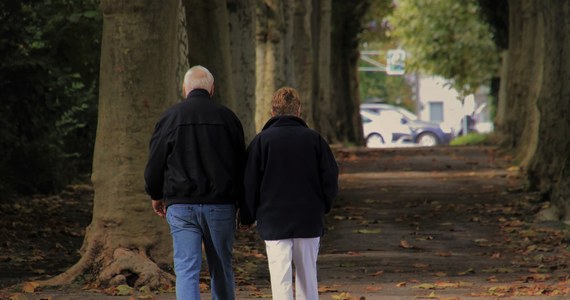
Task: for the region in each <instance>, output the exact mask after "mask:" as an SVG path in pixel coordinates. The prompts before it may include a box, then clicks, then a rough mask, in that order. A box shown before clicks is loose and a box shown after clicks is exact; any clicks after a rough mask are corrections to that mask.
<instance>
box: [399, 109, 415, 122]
mask: <svg viewBox="0 0 570 300" xmlns="http://www.w3.org/2000/svg"><path fill="white" fill-rule="evenodd" d="M396 109H397V110H398V111H399V112H400V113H401V114H403V115H404V116H406V118H408V119H409V120H412V121H416V120H418V116H416V115H415V114H413V113H412V112H410V111H409V110H407V109H404V108H401V107H397V108H396Z"/></svg>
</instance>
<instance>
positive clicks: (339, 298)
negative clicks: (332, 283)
mask: <svg viewBox="0 0 570 300" xmlns="http://www.w3.org/2000/svg"><path fill="white" fill-rule="evenodd" d="M331 297H332V298H333V299H335V300H350V294H349V293H347V292H342V293H340V294H338V295H332V296H331Z"/></svg>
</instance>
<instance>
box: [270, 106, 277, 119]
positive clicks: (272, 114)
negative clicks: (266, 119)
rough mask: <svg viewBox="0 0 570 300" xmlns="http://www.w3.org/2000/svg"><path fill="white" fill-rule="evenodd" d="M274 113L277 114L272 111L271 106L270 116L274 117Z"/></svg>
mask: <svg viewBox="0 0 570 300" xmlns="http://www.w3.org/2000/svg"><path fill="white" fill-rule="evenodd" d="M275 115H277V114H276V113H275V111H274V110H273V108H272V109H271V116H272V117H275Z"/></svg>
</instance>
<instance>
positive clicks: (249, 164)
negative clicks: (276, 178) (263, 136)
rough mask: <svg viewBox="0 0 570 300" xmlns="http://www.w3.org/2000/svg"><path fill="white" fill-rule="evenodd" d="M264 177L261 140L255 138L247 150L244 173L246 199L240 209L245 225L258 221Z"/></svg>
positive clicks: (241, 218) (242, 221)
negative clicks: (257, 213)
mask: <svg viewBox="0 0 570 300" xmlns="http://www.w3.org/2000/svg"><path fill="white" fill-rule="evenodd" d="M262 176H263V173H262V171H261V153H260V147H259V139H257V138H255V139H253V141H252V142H251V144H250V145H249V147H248V148H247V161H246V164H245V171H244V181H243V182H244V191H245V198H244V202H243V205H241V207H240V221H241V223H242V224H244V225H249V224H253V223H254V222H255V220H256V211H257V206H258V205H259V194H260V193H259V189H260V185H261V178H262Z"/></svg>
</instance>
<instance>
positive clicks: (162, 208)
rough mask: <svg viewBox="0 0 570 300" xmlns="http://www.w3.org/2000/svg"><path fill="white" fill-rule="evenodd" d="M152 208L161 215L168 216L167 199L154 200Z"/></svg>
mask: <svg viewBox="0 0 570 300" xmlns="http://www.w3.org/2000/svg"><path fill="white" fill-rule="evenodd" d="M152 210H154V213H156V214H157V215H158V216H159V217H161V218H164V217H165V216H166V201H164V200H152Z"/></svg>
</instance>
